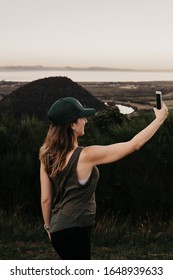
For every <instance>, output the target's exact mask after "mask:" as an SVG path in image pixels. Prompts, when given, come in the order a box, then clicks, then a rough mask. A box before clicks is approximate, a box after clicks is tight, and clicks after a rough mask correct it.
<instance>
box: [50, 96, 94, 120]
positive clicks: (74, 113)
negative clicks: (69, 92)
mask: <svg viewBox="0 0 173 280" xmlns="http://www.w3.org/2000/svg"><path fill="white" fill-rule="evenodd" d="M95 113H96V110H95V109H94V108H85V107H83V106H82V104H81V103H80V102H79V101H78V100H77V99H75V98H73V97H65V98H61V99H59V100H57V101H56V102H55V103H54V104H53V105H52V106H51V107H50V109H49V111H48V118H49V121H50V123H52V124H53V125H64V124H69V123H72V122H73V121H75V120H76V119H78V118H85V117H90V116H93V115H95Z"/></svg>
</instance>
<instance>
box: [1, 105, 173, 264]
mask: <svg viewBox="0 0 173 280" xmlns="http://www.w3.org/2000/svg"><path fill="white" fill-rule="evenodd" d="M152 118H153V114H152V113H151V112H147V111H145V113H144V112H142V111H141V112H140V113H138V114H137V115H134V116H131V117H125V116H124V115H121V114H120V113H119V111H118V109H110V110H106V111H102V112H100V113H98V114H97V115H96V117H94V118H93V119H92V118H91V120H90V121H89V122H88V125H87V128H86V135H85V137H83V138H82V139H81V143H80V144H81V145H92V144H103V145H104V144H111V143H115V142H120V141H126V140H128V139H130V138H131V137H133V136H134V135H135V134H136V133H137V132H138V131H140V130H141V129H143V128H144V127H145V126H146V125H147V124H148V123H149V122H150V121H151V120H152ZM0 123H1V126H0V153H1V162H0V190H1V196H0V231H1V239H0V248H1V249H3V250H0V251H1V255H0V258H3V259H53V258H55V259H56V258H58V257H57V256H56V255H55V253H54V251H53V250H52V248H51V246H50V244H49V241H48V239H47V236H46V233H45V232H44V230H43V226H42V223H43V222H42V217H41V210H40V187H39V185H40V182H39V160H38V151H39V147H40V146H41V144H42V142H43V139H44V137H45V135H46V132H47V127H48V125H47V123H45V122H43V121H40V120H38V119H37V118H36V117H34V116H33V117H28V116H26V115H23V116H22V117H21V118H20V119H14V118H13V116H12V115H7V114H4V115H1V117H0ZM172 124H173V113H172V112H171V113H170V115H169V118H168V120H167V121H166V122H165V124H164V125H163V126H162V127H161V129H160V130H159V131H158V132H157V133H156V135H155V136H154V137H153V138H152V139H151V140H150V141H149V142H148V143H147V144H146V145H145V146H144V147H143V148H142V149H141V150H140V151H138V152H136V153H134V154H132V155H130V156H128V157H127V158H125V159H122V160H121V161H119V162H116V163H112V164H107V165H103V166H99V169H100V180H99V184H98V187H97V192H96V198H97V209H98V211H97V219H96V227H95V229H94V231H93V239H92V240H93V245H92V250H93V251H92V258H93V259H114V258H115V259H119V258H121V259H135V258H138V259H144V258H148V259H152V258H153V259H159V258H160V259H164V258H168V259H172V257H173V252H171V249H170V248H172V241H173V240H172V233H173V222H172V214H173V189H172V181H173V172H172V166H173V157H172V154H173V145H172V143H173V125H172Z"/></svg>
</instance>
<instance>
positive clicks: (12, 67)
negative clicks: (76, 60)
mask: <svg viewBox="0 0 173 280" xmlns="http://www.w3.org/2000/svg"><path fill="white" fill-rule="evenodd" d="M0 70H1V71H2V70H4V71H10V70H13V71H24V70H32V71H39V70H42V71H44V70H45V71H46V70H50V71H53V70H65V71H134V72H135V71H136V72H137V71H141V72H145V71H146V72H173V68H159V69H158V68H126V67H107V66H86V67H82V66H81V67H75V66H43V65H10V66H4V65H3V66H0Z"/></svg>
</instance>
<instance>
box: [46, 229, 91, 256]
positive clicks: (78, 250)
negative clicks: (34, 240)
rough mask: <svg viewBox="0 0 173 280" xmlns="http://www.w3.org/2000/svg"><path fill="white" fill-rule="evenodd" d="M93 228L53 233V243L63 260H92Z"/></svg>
mask: <svg viewBox="0 0 173 280" xmlns="http://www.w3.org/2000/svg"><path fill="white" fill-rule="evenodd" d="M90 238H91V227H81V228H80V227H74V228H68V229H63V230H60V231H56V232H53V233H51V242H52V245H53V247H54V249H55V251H56V252H57V253H58V255H59V256H60V258H61V259H63V260H90V258H91V256H90V254H91V252H90V251H91V250H90Z"/></svg>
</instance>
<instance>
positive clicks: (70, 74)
mask: <svg viewBox="0 0 173 280" xmlns="http://www.w3.org/2000/svg"><path fill="white" fill-rule="evenodd" d="M55 76H62V77H67V78H70V79H71V80H73V81H74V82H145V81H146V82H147V81H173V72H159V71H158V72H148V71H146V72H145V71H86V70H85V71H81V70H80V71H79V70H78V71H76V70H73V71H71V70H66V71H65V70H62V71H52V70H51V71H47V70H41V71H40V70H37V71H36V70H33V71H32V70H30V71H28V70H24V71H0V81H18V82H31V81H34V80H38V79H42V78H46V77H55Z"/></svg>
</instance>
